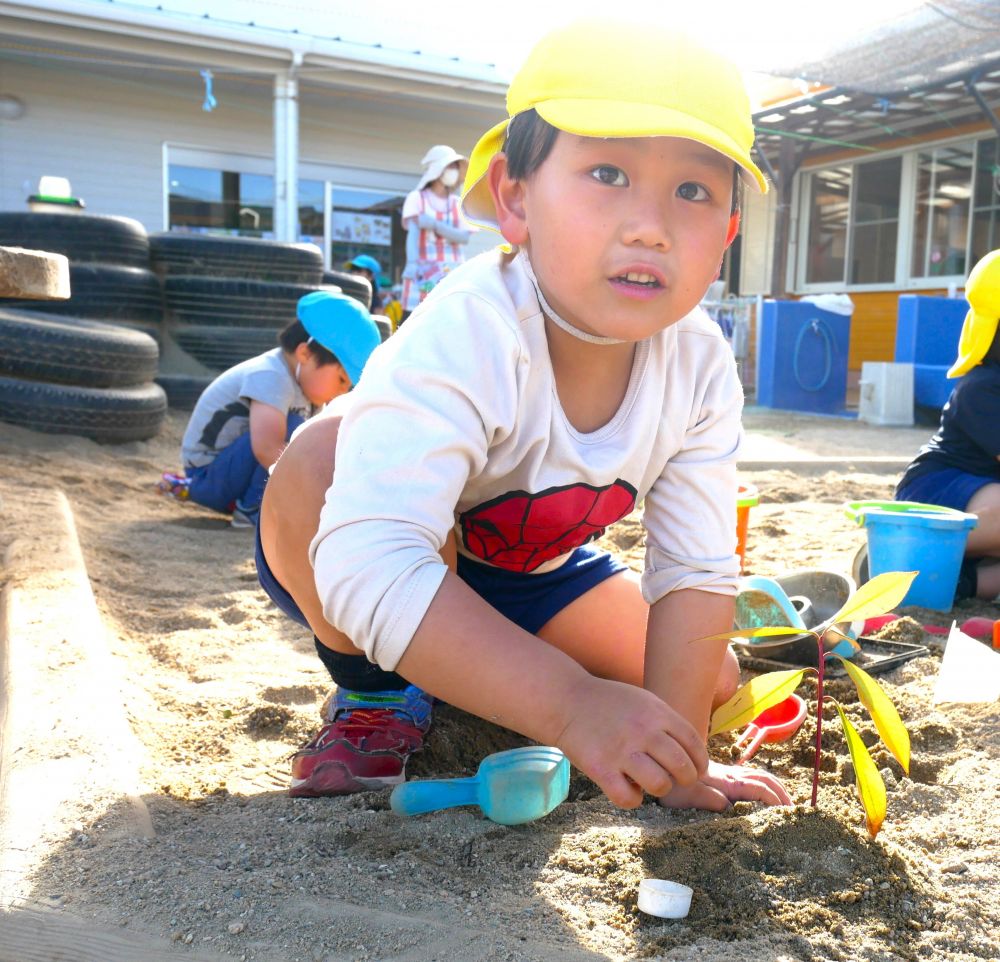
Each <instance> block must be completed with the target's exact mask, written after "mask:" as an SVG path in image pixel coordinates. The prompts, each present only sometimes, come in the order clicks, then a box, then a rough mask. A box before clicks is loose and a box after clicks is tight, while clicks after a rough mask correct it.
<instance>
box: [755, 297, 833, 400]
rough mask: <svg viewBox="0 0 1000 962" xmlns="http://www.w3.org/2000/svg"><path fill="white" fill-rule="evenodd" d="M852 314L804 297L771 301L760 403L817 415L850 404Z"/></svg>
mask: <svg viewBox="0 0 1000 962" xmlns="http://www.w3.org/2000/svg"><path fill="white" fill-rule="evenodd" d="M850 337H851V319H850V317H847V316H845V315H843V314H834V313H833V312H832V311H824V310H822V309H820V308H818V307H816V305H815V304H811V303H809V302H804V301H765V302H764V310H763V312H762V316H761V320H760V329H759V331H758V337H757V403H758V404H759V405H761V406H762V407H771V408H783V409H785V410H789V411H803V412H806V413H817V414H843V413H844V410H845V408H846V406H847V403H846V402H847V350H848V345H849V342H850Z"/></svg>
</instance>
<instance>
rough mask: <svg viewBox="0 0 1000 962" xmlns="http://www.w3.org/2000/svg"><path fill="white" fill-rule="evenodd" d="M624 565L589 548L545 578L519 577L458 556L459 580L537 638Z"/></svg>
mask: <svg viewBox="0 0 1000 962" xmlns="http://www.w3.org/2000/svg"><path fill="white" fill-rule="evenodd" d="M627 568H628V566H627V565H625V564H622V562H621V561H619V560H618V559H617V558H614V557H612V555H610V554H608V552H607V551H602V550H601V549H600V548H595V547H593V546H592V545H583V547H580V548H577V549H576V551H574V552H573V553H572V554H571V555H570V556H569V558H567V559H566V561H565V563H564V564H562V565H560V566H559V567H558V568H556V569H555V571H548V572H546V573H545V574H530V575H528V574H522V573H521V572H519V571H505V570H504V569H503V568H495V567H493V566H492V565H484V564H480V562H478V561H470V560H469V559H468V558H465V557H463V556H462V555H459V556H458V576H459V577H460V578H461V579H462V580H463V581H464V582H465V583H466V584H467V585H468V586H469V587H470V588H471V589H472V590H473V591H474V592H475V593H476V594H477V595H479V597H480V598H482V599H483V600H484V601H486V602H488V603H489V604H490V605H492V606H493V607H494V608H496V610H497V611H499V612H500V614H502V615H503V616H504V617H505V618H507V619H509V620H510V621H513V622H514V624H515V625H517V626H518V627H519V628H523V629H524V630H525V631H527V632H530V633H531V634H536V633H537V632H538V629H539V628H541V627H542V625H544V624H545V623H546V622H547V621H549V619H551V618H553V617H554V616H555V615H557V614H559V612H560V611H562V610H563V608H565V607H566V606H567V605H569V604H570V603H571V602H573V601H576V599H577V598H579V597H580V596H581V595H584V594H586V593H587V592H588V591H590V589H591V588H594V587H596V586H597V585H599V584H600V583H601V582H602V581H605V580H606V579H608V578H610V577H611V576H612V575H616V574H618V572H619V571H626V570H627Z"/></svg>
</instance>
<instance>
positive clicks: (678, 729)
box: [661, 711, 708, 785]
mask: <svg viewBox="0 0 1000 962" xmlns="http://www.w3.org/2000/svg"><path fill="white" fill-rule="evenodd" d="M671 716H672V717H670V718H669V719H667V720H666V721H665V722H664V723H663V725H662V726H661V728H662V731H663V733H664V734H665V735H666V736H667V737H668V738H669V739H670V740H671V741H673V742H675V743H676V744H679V745H680V747H681V749H682V750H683V752H684V754H686V755H687V757H688V758H689V759H690V760H691V762H692V763H693V764H694V768H695V771H696V773H697V774H698V775H699V776H701V775H704V774H705V772H706V771H707V770H708V749H707V748H706V747H705V739H704V738H702V737H700V736H699V735H698V733H697V732H696V731H695V730H694V726H693V725H692V724H691V723H690V722H689V721H688V720H687V719H686V718H684V717H683V716H682V715H680V714H678V713H677V712H674V711H671ZM670 771H673V769H672V768H671V769H670ZM678 781H680V779H678ZM682 784H684V785H688V784H690V782H688V781H685V782H682Z"/></svg>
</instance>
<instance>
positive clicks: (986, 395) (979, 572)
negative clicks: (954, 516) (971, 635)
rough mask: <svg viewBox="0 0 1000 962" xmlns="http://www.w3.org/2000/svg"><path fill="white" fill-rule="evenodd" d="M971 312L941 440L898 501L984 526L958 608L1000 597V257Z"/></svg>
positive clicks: (923, 453)
mask: <svg viewBox="0 0 1000 962" xmlns="http://www.w3.org/2000/svg"><path fill="white" fill-rule="evenodd" d="M965 297H966V299H967V300H968V302H969V312H968V314H966V316H965V321H964V323H963V324H962V333H961V335H960V336H959V343H958V357H957V359H956V360H955V363H954V364H953V365H952V366H951V369H950V370H949V371H948V377H955V378H961V380H960V381H959V382H958V384H956V385H955V388H954V390H953V391H952V392H951V396H950V397H949V398H948V401H947V403H946V404H945V406H944V408H943V409H942V411H941V424H940V426H939V427H938V430H937V433H936V434H935V435H934V437H932V438H931V439H930V441H928V442H927V443H926V444H925V445H924V446H923V447H922V448H921V449H920V452H919V454H917V456H916V457H915V458H914V459H913V461H912V462H911V463H910V465H909V467H908V468H907V469H906V471H905V472H904V473H903V477H902V478H901V479H900V481H899V484H898V485H897V486H896V500H897V501H917V502H920V503H922V504H939V505H942V506H944V507H946V508H955V509H957V510H959V511H967V512H969V513H970V514H974V515H976V516H977V517H978V518H979V523H978V524H977V525H976V527H974V528H973V529H972V530H971V531H970V532H969V536H968V540H967V541H966V544H965V561H964V562H963V564H962V570H961V574H960V576H959V580H958V589H957V591H956V594H955V600H956V601H961V600H962V599H964V598H973V597H977V598H986V599H995V598H997V597H998V596H1000V336H998V335H997V321H998V320H1000V250H995V251H992V252H990V253H989V254H987V255H986V256H985V257H984V258H983V259H982V260H980V261H979V262H978V263H977V264H976V266H975V267H973V268H972V271H971V273H970V274H969V279H968V281H967V282H966V285H965Z"/></svg>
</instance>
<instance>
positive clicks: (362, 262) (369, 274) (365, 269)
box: [347, 254, 382, 313]
mask: <svg viewBox="0 0 1000 962" xmlns="http://www.w3.org/2000/svg"><path fill="white" fill-rule="evenodd" d="M347 269H348V270H349V271H351V273H353V274H360V275H361V276H362V277H363V278H365V279H366V280H367V281H368V283H369V284H371V286H372V303H371V309H372V313H377V312H378V311H380V310H381V309H382V293H381V290H380V289H379V280H378V279H379V277H380V276H381V274H382V265H381V264H380V263H379V262H378V261H377V260H375V258H374V257H372V256H371V255H370V254H359V255H358V256H357V257H355V258H354V259H353V260H351V261H348V263H347Z"/></svg>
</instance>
